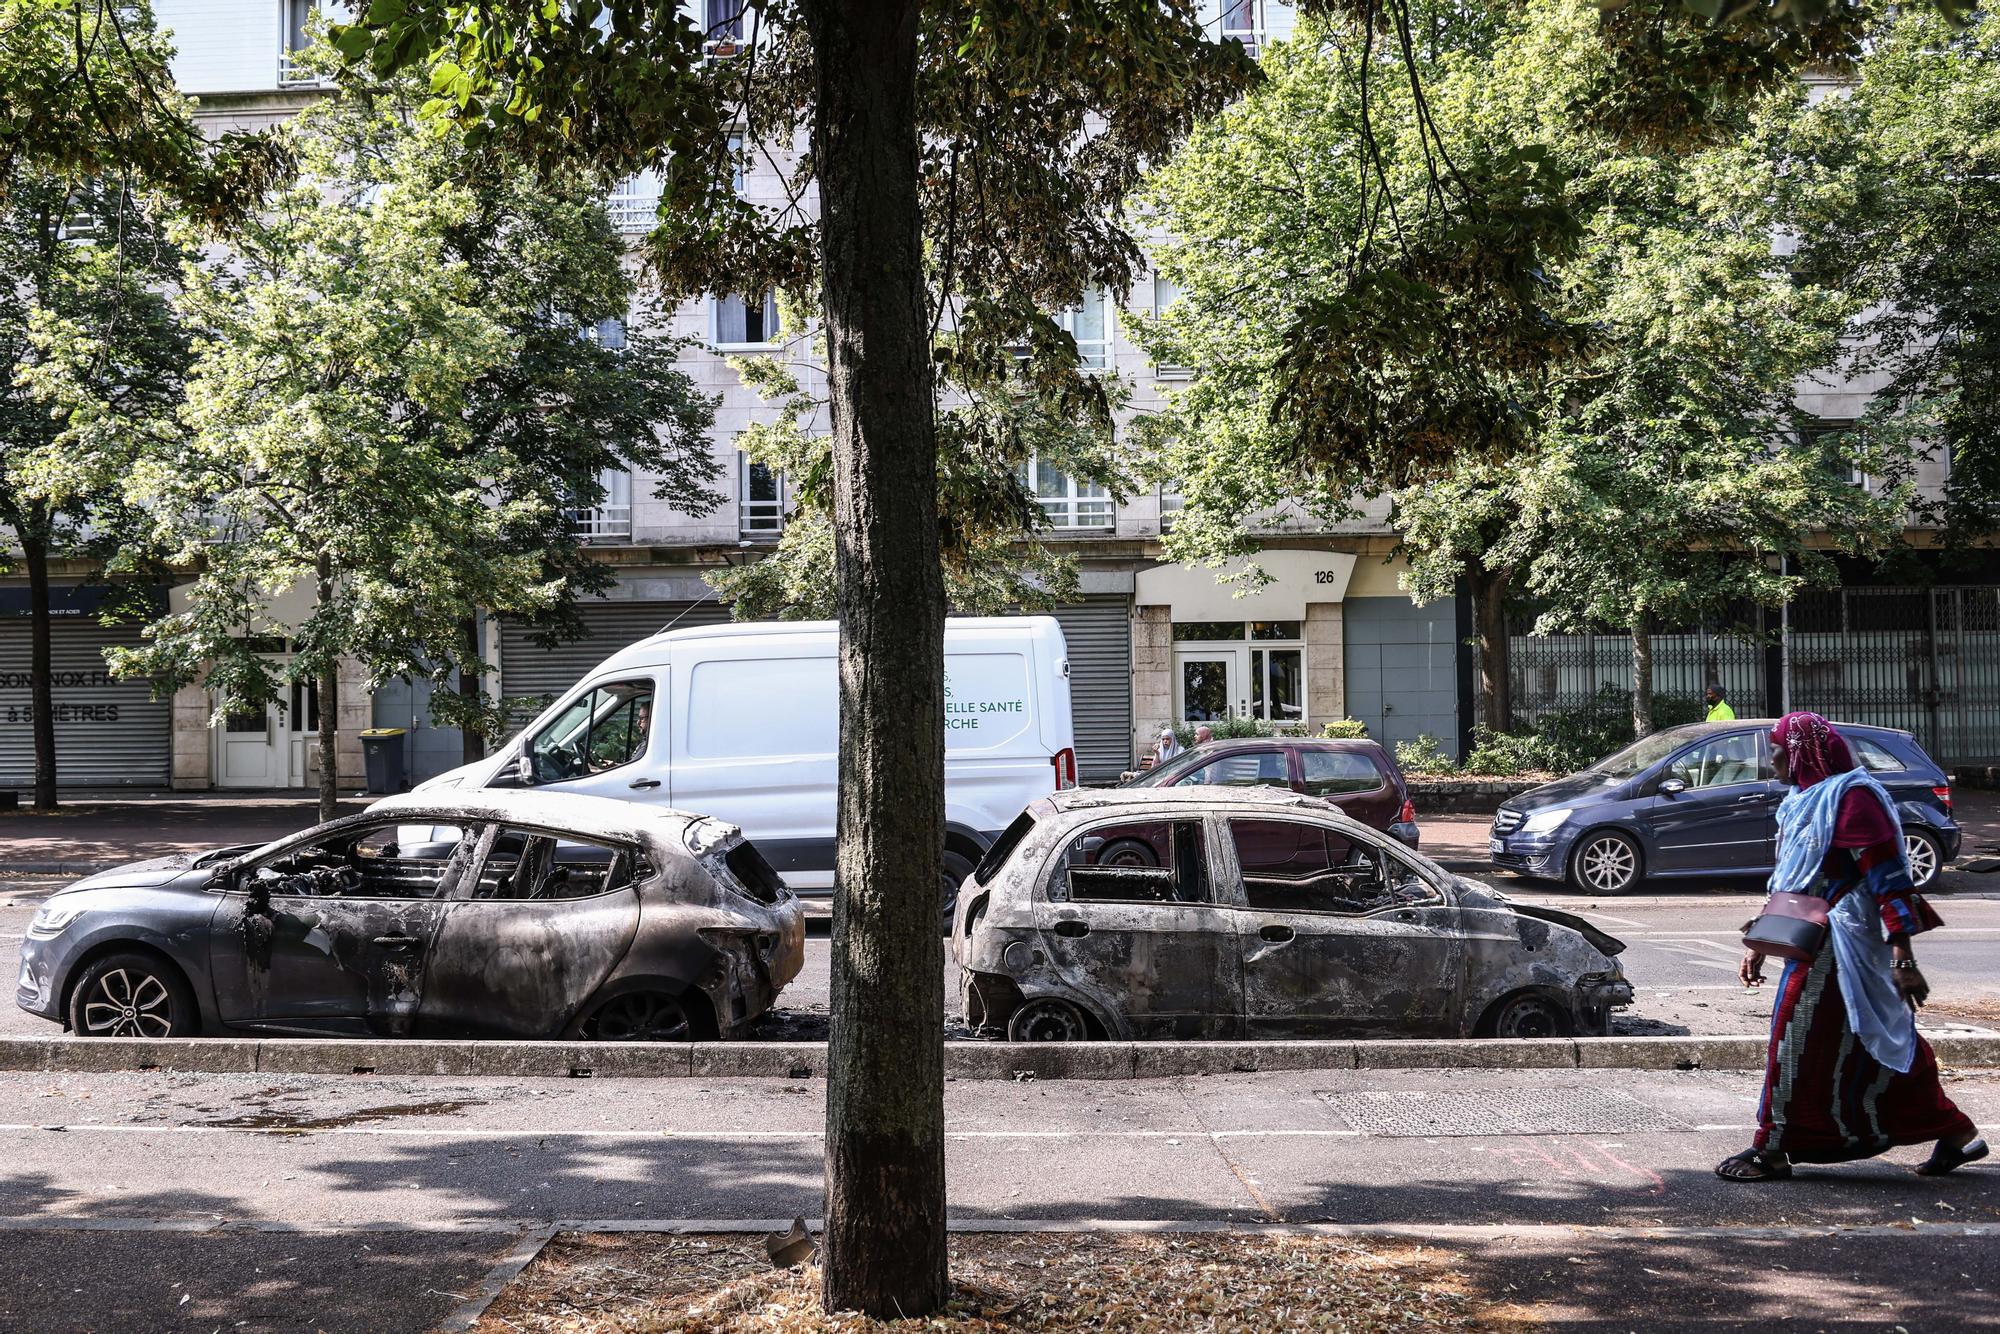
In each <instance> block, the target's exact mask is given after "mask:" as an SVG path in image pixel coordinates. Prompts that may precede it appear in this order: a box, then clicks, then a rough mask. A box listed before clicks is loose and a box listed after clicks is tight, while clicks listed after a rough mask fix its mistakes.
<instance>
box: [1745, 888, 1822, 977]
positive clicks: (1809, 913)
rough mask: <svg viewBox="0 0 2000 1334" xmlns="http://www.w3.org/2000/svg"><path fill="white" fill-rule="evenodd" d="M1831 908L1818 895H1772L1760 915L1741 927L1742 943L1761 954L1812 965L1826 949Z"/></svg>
mask: <svg viewBox="0 0 2000 1334" xmlns="http://www.w3.org/2000/svg"><path fill="white" fill-rule="evenodd" d="M1830 906H1831V905H1829V904H1828V903H1827V901H1826V900H1825V899H1823V898H1820V897H1819V896H1818V895H1817V894H1783V893H1778V894H1773V895H1771V899H1770V902H1768V903H1766V904H1765V905H1764V911H1763V913H1762V915H1760V916H1759V917H1758V918H1757V920H1756V921H1754V922H1751V923H1750V924H1749V925H1747V926H1745V927H1744V928H1743V943H1744V944H1745V945H1747V946H1749V947H1750V948H1751V949H1753V950H1756V951H1757V952H1758V953H1760V954H1770V955H1774V956H1776V957H1777V958H1780V959H1796V960H1798V961H1799V962H1800V963H1811V962H1812V961H1813V960H1814V959H1816V958H1818V957H1819V952H1820V951H1821V950H1822V949H1824V948H1826V933H1827V924H1826V914H1827V909H1828V908H1829V907H1830Z"/></svg>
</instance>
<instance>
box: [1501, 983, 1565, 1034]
mask: <svg viewBox="0 0 2000 1334" xmlns="http://www.w3.org/2000/svg"><path fill="white" fill-rule="evenodd" d="M1570 1027H1571V1025H1570V1017H1569V1016H1568V1015H1567V1014H1565V1013H1563V1011H1562V1009H1561V1007H1559V1006H1558V1005H1557V1004H1556V1003H1555V1002H1554V1001H1552V1000H1550V999H1549V998H1548V997H1547V996H1544V995H1542V994H1541V993H1540V992H1538V991H1521V992H1516V993H1515V994H1514V995H1512V996H1508V997H1507V998H1506V999H1504V1000H1502V1001H1501V1002H1500V1003H1499V1004H1498V1005H1496V1006H1494V1007H1493V1010H1492V1014H1491V1017H1490V1018H1489V1019H1488V1021H1487V1023H1486V1035H1487V1036H1488V1037H1495V1038H1566V1037H1568V1036H1570Z"/></svg>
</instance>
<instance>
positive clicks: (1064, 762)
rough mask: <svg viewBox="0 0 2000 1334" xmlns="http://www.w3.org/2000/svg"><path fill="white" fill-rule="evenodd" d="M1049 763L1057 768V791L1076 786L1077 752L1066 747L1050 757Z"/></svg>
mask: <svg viewBox="0 0 2000 1334" xmlns="http://www.w3.org/2000/svg"><path fill="white" fill-rule="evenodd" d="M1049 763H1050V764H1053V765H1054V766H1055V768H1056V791H1058V792H1061V791H1063V790H1064V789H1066V788H1072V787H1075V786H1076V752H1075V751H1073V750H1071V749H1070V748H1069V747H1068V746H1064V747H1063V748H1062V749H1061V750H1059V751H1057V752H1056V753H1055V754H1053V755H1051V756H1049Z"/></svg>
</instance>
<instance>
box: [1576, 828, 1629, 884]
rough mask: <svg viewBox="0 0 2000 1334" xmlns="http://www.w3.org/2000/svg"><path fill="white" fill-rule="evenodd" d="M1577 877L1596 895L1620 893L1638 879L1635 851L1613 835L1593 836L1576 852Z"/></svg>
mask: <svg viewBox="0 0 2000 1334" xmlns="http://www.w3.org/2000/svg"><path fill="white" fill-rule="evenodd" d="M1576 872H1577V879H1578V880H1580V881H1581V882H1582V883H1583V885H1584V887H1585V888H1586V889H1594V890H1596V891H1597V892H1598V893H1600V894H1622V893H1624V892H1625V891H1626V890H1628V889H1630V888H1631V887H1632V883H1633V881H1635V880H1637V879H1638V878H1639V853H1638V850H1637V849H1635V848H1634V847H1633V846H1632V845H1631V844H1630V843H1627V842H1626V841H1625V840H1624V839H1622V838H1619V837H1618V836H1617V835H1616V834H1606V835H1603V836H1602V837H1599V838H1593V839H1592V840H1590V842H1588V843H1586V844H1584V846H1583V851H1581V852H1579V853H1577V855H1576Z"/></svg>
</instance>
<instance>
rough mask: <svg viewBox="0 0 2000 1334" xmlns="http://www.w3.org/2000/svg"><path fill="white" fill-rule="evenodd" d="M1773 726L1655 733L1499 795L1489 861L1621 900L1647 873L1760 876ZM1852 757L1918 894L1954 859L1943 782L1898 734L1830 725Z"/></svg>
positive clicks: (1770, 837) (1767, 829)
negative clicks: (1885, 816)
mask: <svg viewBox="0 0 2000 1334" xmlns="http://www.w3.org/2000/svg"><path fill="white" fill-rule="evenodd" d="M1771 726H1772V724H1771V720H1769V719H1755V718H1744V719H1739V720H1737V721H1735V722H1728V723H1696V724H1694V725H1693V726H1690V727H1675V728H1670V729H1668V730H1667V731H1664V732H1655V733H1654V734H1653V735H1651V736H1649V737H1647V738H1645V739H1644V740H1643V741H1637V742H1634V743H1633V744H1632V745H1629V746H1627V747H1626V748H1625V749H1623V750H1621V751H1619V752H1618V753H1617V754H1615V755H1612V756H1610V757H1608V758H1606V759H1602V760H1599V761H1598V762H1597V763H1596V764H1593V765H1591V766H1590V767H1589V768H1588V769H1584V770H1581V771H1579V772H1577V773H1573V774H1571V775H1570V776H1569V777H1567V778H1559V779H1557V780H1556V781H1555V782H1553V783H1544V784H1543V785H1542V786H1540V787H1538V788H1535V789H1533V790H1532V791H1529V792H1524V793H1522V794H1521V795H1520V796H1518V797H1512V798H1509V799H1508V801H1507V802H1506V803H1505V804H1504V805H1502V806H1501V807H1500V810H1499V813H1498V814H1496V815H1495V816H1494V817H1493V835H1492V844H1491V853H1492V857H1493V864H1494V865H1496V866H1500V867H1504V868H1506V869H1507V870H1510V871H1519V872H1521V873H1523V874H1525V875H1531V876H1538V877H1543V878H1546V879H1550V880H1567V881H1568V882H1569V883H1570V884H1571V885H1572V886H1574V887H1575V888H1577V889H1580V890H1586V891H1588V892H1590V893H1593V894H1623V893H1626V892H1627V891H1629V890H1632V889H1634V888H1636V887H1637V886H1638V885H1639V882H1640V881H1642V880H1644V879H1646V878H1647V877H1648V876H1657V877H1660V878H1663V879H1665V878H1671V877H1675V876H1734V875H1744V876H1747V875H1761V874H1765V873H1768V872H1769V871H1770V869H1771V865H1772V862H1773V860H1774V858H1775V846H1776V843H1777V834H1778V824H1777V812H1778V803H1779V802H1780V801H1781V800H1783V799H1784V795H1785V793H1786V791H1787V790H1788V789H1786V788H1785V787H1783V786H1781V785H1780V784H1779V783H1778V782H1777V780H1776V779H1775V778H1773V777H1772V774H1771V741H1770V732H1771ZM1836 726H1837V727H1839V729H1840V731H1841V734H1842V735H1843V736H1845V737H1846V738H1847V742H1848V745H1850V746H1851V747H1853V749H1854V755H1855V759H1856V760H1857V761H1859V762H1860V763H1861V765H1862V766H1863V767H1865V768H1867V769H1868V770H1870V771H1871V772H1872V773H1874V775H1875V776H1876V777H1877V778H1878V779H1880V780H1881V782H1882V785H1883V786H1884V787H1886V788H1888V789H1889V792H1890V794H1891V795H1892V796H1894V797H1895V799H1896V806H1897V809H1898V810H1899V812H1900V813H1901V814H1902V817H1903V842H1904V844H1905V846H1907V847H1908V849H1909V853H1910V874H1911V878H1912V879H1914V880H1915V881H1916V883H1917V886H1918V888H1924V887H1926V886H1928V885H1930V883H1931V882H1932V881H1934V880H1936V879H1937V877H1938V872H1939V871H1940V870H1941V869H1943V867H1944V866H1945V865H1946V864H1947V863H1949V862H1951V861H1952V860H1953V859H1954V858H1956V857H1957V856H1958V845H1959V828H1958V822H1957V821H1956V820H1954V819H1953V818H1952V814H1951V778H1950V775H1948V774H1946V773H1945V771H1944V770H1943V769H1940V768H1939V767H1938V766H1937V763H1936V762H1935V761H1934V760H1932V759H1931V757H1930V756H1928V755H1926V754H1925V753H1924V749H1923V747H1922V746H1920V745H1918V744H1917V739H1916V738H1915V737H1913V736H1911V735H1910V734H1909V733H1908V732H1898V731H1895V730H1894V729H1892V728H1887V727H1864V726H1862V725H1860V724H1858V723H1837V724H1836Z"/></svg>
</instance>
